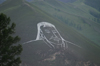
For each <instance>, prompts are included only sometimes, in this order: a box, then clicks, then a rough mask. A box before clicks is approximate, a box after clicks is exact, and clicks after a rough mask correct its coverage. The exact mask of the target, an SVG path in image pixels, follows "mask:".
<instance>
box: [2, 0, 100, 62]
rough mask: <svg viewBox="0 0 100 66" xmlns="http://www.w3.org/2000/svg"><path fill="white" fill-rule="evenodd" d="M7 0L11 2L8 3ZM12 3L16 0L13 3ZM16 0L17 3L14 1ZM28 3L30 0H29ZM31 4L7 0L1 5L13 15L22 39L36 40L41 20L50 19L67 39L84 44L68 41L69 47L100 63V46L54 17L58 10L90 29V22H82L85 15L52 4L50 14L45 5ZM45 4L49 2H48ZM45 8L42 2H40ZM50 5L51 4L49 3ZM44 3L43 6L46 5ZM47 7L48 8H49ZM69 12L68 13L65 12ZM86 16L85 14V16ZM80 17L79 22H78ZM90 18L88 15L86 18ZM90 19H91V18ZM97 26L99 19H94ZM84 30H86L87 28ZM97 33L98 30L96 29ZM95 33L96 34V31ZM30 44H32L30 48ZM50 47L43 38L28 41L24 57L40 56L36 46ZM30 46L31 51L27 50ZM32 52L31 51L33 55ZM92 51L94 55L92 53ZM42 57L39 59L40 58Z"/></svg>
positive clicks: (23, 40)
mask: <svg viewBox="0 0 100 66" xmlns="http://www.w3.org/2000/svg"><path fill="white" fill-rule="evenodd" d="M7 3H8V4H7ZM10 3H13V4H10ZM14 3H16V5H15V4H14ZM26 3H27V2H26ZM27 4H28V5H26V4H24V3H23V2H22V0H18V1H17V2H16V1H15V0H8V1H6V2H5V4H3V5H2V6H0V13H2V12H3V13H5V14H7V15H8V16H10V17H11V20H12V22H13V21H14V22H15V23H16V25H17V26H16V35H19V36H20V37H21V41H20V43H23V42H26V41H29V40H33V39H35V38H36V35H37V26H36V25H37V23H39V22H41V21H47V22H50V23H52V24H54V25H55V26H56V28H57V29H58V31H59V32H60V34H61V35H62V37H63V38H64V39H66V40H68V41H71V42H73V43H75V44H77V45H79V46H81V47H82V48H78V47H76V46H73V45H70V44H68V45H69V49H71V50H73V51H74V53H78V55H80V56H84V58H85V59H87V60H91V61H93V62H96V63H100V62H99V61H100V53H99V52H100V47H99V46H98V45H97V44H95V43H94V42H92V41H91V40H89V39H87V38H86V37H84V36H83V35H81V34H80V33H81V32H80V33H78V32H77V31H76V30H74V29H72V28H70V27H69V26H68V25H66V24H65V23H63V22H62V21H60V20H59V19H57V18H55V17H52V16H51V15H52V14H54V13H56V14H57V15H62V16H63V17H64V18H65V19H69V22H75V24H79V25H81V26H85V27H84V29H86V28H88V29H87V31H92V30H90V29H91V27H89V26H88V24H87V23H86V24H83V21H82V19H83V18H84V17H78V16H77V15H75V14H74V15H72V14H71V13H68V12H65V13H63V12H62V11H60V12H59V11H55V9H54V8H51V9H50V10H53V11H52V12H51V11H49V12H50V13H49V14H51V15H49V14H48V13H47V12H45V11H46V10H45V11H43V10H42V9H39V8H38V7H36V6H35V5H36V4H35V5H34V4H30V3H27ZM45 4H46V3H45ZM41 7H42V8H43V6H41ZM47 7H51V6H50V5H48V6H47ZM45 8H46V7H44V8H43V9H45ZM46 9H48V8H46ZM66 14H67V16H66ZM84 19H86V18H84ZM77 21H78V22H77ZM87 22H88V19H87ZM89 23H90V22H89ZM93 24H95V26H96V25H97V23H94V22H93ZM98 26H99V25H98ZM84 33H85V30H84ZM94 34H95V32H94ZM94 34H93V35H94ZM97 36H98V35H97ZM30 47H31V48H30ZM39 48H40V50H43V51H47V50H49V48H48V47H47V45H45V44H44V42H43V41H40V42H35V43H30V44H29V45H28V44H27V45H24V46H23V49H24V50H23V53H22V56H21V57H22V60H23V61H26V62H33V61H34V59H33V58H35V59H37V57H38V56H36V55H35V56H34V53H31V52H35V51H36V50H37V49H39ZM28 49H29V50H30V52H29V51H28ZM30 54H31V55H30ZM90 55H91V56H90ZM37 60H39V59H37Z"/></svg>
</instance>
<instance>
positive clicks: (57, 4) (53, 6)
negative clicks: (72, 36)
mask: <svg viewBox="0 0 100 66" xmlns="http://www.w3.org/2000/svg"><path fill="white" fill-rule="evenodd" d="M84 1H85V0H76V1H75V2H73V3H64V2H61V1H58V0H33V1H31V3H32V4H34V5H36V6H38V7H39V8H41V9H42V10H44V11H45V12H47V13H49V14H51V15H52V16H54V17H56V18H58V19H60V20H61V21H62V22H64V23H66V24H67V25H69V26H70V27H72V28H74V29H75V30H77V31H78V32H80V33H81V34H82V35H84V36H85V37H87V38H88V39H90V40H91V41H93V42H95V43H96V44H98V45H100V30H99V29H100V19H99V18H97V17H99V16H100V15H97V14H100V12H99V11H98V10H96V9H95V8H92V7H91V6H88V5H86V4H84ZM95 15H97V16H95Z"/></svg>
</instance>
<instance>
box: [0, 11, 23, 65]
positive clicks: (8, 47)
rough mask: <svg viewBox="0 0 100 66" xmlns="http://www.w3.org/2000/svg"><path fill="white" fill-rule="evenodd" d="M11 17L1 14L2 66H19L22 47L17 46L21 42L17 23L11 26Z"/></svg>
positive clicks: (0, 63)
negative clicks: (16, 32)
mask: <svg viewBox="0 0 100 66" xmlns="http://www.w3.org/2000/svg"><path fill="white" fill-rule="evenodd" d="M10 21H11V20H10V17H7V16H6V15H5V14H3V13H1V14H0V66H19V64H20V63H21V60H20V57H19V55H20V53H21V51H22V46H21V45H20V44H17V42H18V41H19V40H20V38H19V37H18V36H15V37H13V36H12V34H14V33H15V29H14V28H15V26H16V24H15V23H12V24H10Z"/></svg>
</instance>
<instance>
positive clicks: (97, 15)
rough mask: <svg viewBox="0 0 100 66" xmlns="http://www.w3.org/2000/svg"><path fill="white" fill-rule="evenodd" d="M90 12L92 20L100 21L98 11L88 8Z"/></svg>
mask: <svg viewBox="0 0 100 66" xmlns="http://www.w3.org/2000/svg"><path fill="white" fill-rule="evenodd" d="M90 14H91V15H92V16H94V17H95V18H93V19H92V20H93V21H95V22H98V23H100V14H99V13H97V12H95V11H91V10H90Z"/></svg>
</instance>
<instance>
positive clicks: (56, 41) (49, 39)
mask: <svg viewBox="0 0 100 66" xmlns="http://www.w3.org/2000/svg"><path fill="white" fill-rule="evenodd" d="M38 40H43V41H44V42H45V43H46V44H47V45H48V46H49V47H50V48H68V44H67V43H70V44H73V45H75V44H74V43H72V42H69V41H67V40H65V39H64V38H63V37H62V36H61V35H60V33H59V32H58V30H57V29H56V27H55V26H54V25H53V24H51V23H48V22H40V23H38V24H37V36H36V39H35V40H30V41H27V42H25V43H23V44H27V43H30V42H34V41H38ZM76 46H77V45H76Z"/></svg>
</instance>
